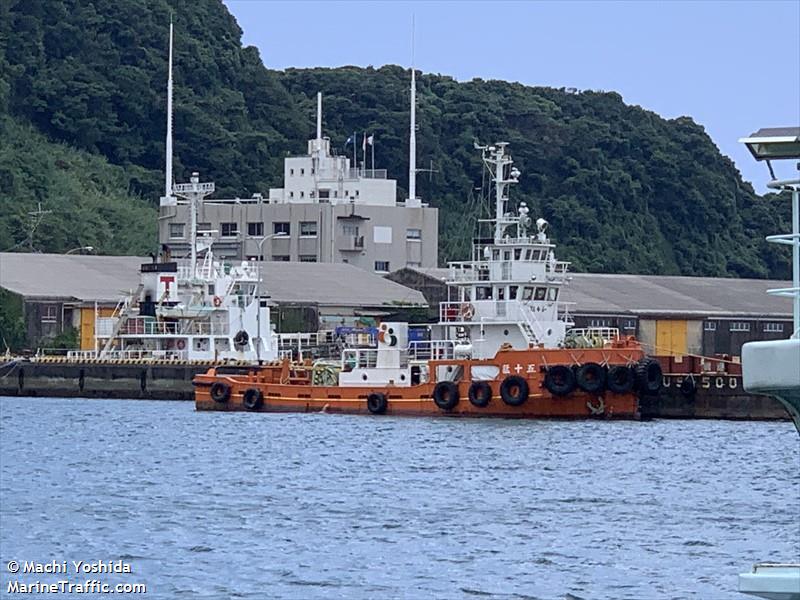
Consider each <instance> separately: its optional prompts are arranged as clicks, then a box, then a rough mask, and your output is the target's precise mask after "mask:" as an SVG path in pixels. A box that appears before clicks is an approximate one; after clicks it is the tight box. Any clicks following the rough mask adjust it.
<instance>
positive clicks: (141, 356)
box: [67, 350, 189, 362]
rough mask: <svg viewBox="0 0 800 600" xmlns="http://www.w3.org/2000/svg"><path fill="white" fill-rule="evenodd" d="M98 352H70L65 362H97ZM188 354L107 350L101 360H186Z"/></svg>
mask: <svg viewBox="0 0 800 600" xmlns="http://www.w3.org/2000/svg"><path fill="white" fill-rule="evenodd" d="M100 354H101V353H99V352H95V351H94V350H70V351H69V352H67V360H70V361H76V362H78V361H84V360H97V359H99V358H100ZM188 358H189V353H188V351H186V350H109V351H107V352H105V353H103V356H102V360H187V359H188Z"/></svg>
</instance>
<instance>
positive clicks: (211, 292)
mask: <svg viewBox="0 0 800 600" xmlns="http://www.w3.org/2000/svg"><path fill="white" fill-rule="evenodd" d="M247 260H264V257H263V256H259V255H258V254H248V255H247ZM209 293H210V294H211V295H212V296H213V295H214V290H211V291H210V292H209Z"/></svg>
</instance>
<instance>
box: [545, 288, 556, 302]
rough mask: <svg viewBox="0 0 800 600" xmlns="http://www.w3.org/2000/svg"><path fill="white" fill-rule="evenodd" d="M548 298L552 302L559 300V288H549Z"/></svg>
mask: <svg viewBox="0 0 800 600" xmlns="http://www.w3.org/2000/svg"><path fill="white" fill-rule="evenodd" d="M547 299H548V300H549V301H550V302H555V301H556V300H558V288H553V287H551V288H547Z"/></svg>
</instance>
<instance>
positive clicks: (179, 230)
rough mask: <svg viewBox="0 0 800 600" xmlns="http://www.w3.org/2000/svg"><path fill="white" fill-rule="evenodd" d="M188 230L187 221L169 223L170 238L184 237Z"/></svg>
mask: <svg viewBox="0 0 800 600" xmlns="http://www.w3.org/2000/svg"><path fill="white" fill-rule="evenodd" d="M185 230H186V224H185V223H170V224H169V239H171V240H175V239H182V238H183V236H184V232H185Z"/></svg>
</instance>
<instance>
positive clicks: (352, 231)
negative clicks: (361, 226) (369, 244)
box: [342, 223, 358, 235]
mask: <svg viewBox="0 0 800 600" xmlns="http://www.w3.org/2000/svg"><path fill="white" fill-rule="evenodd" d="M342 233H343V234H344V235H358V225H353V224H352V223H342Z"/></svg>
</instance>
